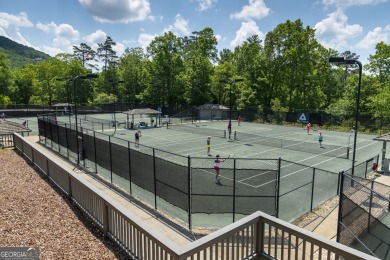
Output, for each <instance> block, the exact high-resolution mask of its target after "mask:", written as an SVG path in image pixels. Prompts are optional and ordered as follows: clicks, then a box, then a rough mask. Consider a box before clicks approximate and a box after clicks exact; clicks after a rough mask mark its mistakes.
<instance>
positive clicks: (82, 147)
mask: <svg viewBox="0 0 390 260" xmlns="http://www.w3.org/2000/svg"><path fill="white" fill-rule="evenodd" d="M80 129H81V158H82V159H83V166H84V168H85V147H84V131H83V127H82V126H81V127H80Z"/></svg>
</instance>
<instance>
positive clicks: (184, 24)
mask: <svg viewBox="0 0 390 260" xmlns="http://www.w3.org/2000/svg"><path fill="white" fill-rule="evenodd" d="M169 31H171V32H172V33H174V34H176V35H189V34H190V30H189V29H188V21H186V20H184V18H183V17H182V16H181V15H180V14H177V15H176V16H175V22H174V23H173V24H172V25H169V26H168V27H166V28H164V32H169Z"/></svg>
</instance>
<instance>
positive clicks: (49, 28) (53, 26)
mask: <svg viewBox="0 0 390 260" xmlns="http://www.w3.org/2000/svg"><path fill="white" fill-rule="evenodd" d="M35 26H36V27H37V28H38V29H39V30H41V31H44V32H46V33H49V32H50V31H54V30H55V29H56V27H57V25H56V24H55V23H54V22H51V23H48V24H43V23H41V22H38V23H37V24H36V25H35Z"/></svg>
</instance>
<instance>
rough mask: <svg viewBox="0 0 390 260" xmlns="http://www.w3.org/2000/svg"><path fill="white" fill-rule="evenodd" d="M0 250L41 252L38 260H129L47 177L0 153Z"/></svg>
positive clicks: (9, 152)
mask: <svg viewBox="0 0 390 260" xmlns="http://www.w3.org/2000/svg"><path fill="white" fill-rule="evenodd" d="M0 205H1V206H0V234H1V235H0V247H39V249H40V259H130V258H129V257H128V256H127V254H126V253H125V252H124V251H123V250H122V249H121V248H119V247H118V246H116V245H115V244H114V243H113V242H112V241H111V240H109V239H107V238H105V237H104V236H103V234H102V233H101V232H100V231H99V229H98V228H97V227H95V226H94V225H93V224H92V223H91V222H90V221H88V220H87V218H86V217H85V216H84V215H83V213H82V212H81V211H79V209H78V208H77V207H76V206H75V205H74V204H73V202H72V201H71V200H70V199H69V198H68V197H67V196H66V195H65V194H63V193H62V191H60V190H59V189H58V188H57V187H56V186H55V185H53V184H52V183H51V181H50V180H49V179H48V178H47V176H46V175H44V174H42V173H41V172H40V171H38V170H37V168H36V167H35V166H33V165H32V164H30V163H28V162H27V161H26V160H24V159H23V158H22V157H21V156H19V155H18V154H17V152H16V151H14V150H1V149H0Z"/></svg>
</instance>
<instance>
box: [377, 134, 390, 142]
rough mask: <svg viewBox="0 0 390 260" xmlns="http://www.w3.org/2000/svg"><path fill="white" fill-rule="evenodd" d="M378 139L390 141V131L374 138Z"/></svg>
mask: <svg viewBox="0 0 390 260" xmlns="http://www.w3.org/2000/svg"><path fill="white" fill-rule="evenodd" d="M374 140H376V141H384V142H390V133H387V134H383V135H380V136H377V137H375V138H374Z"/></svg>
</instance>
